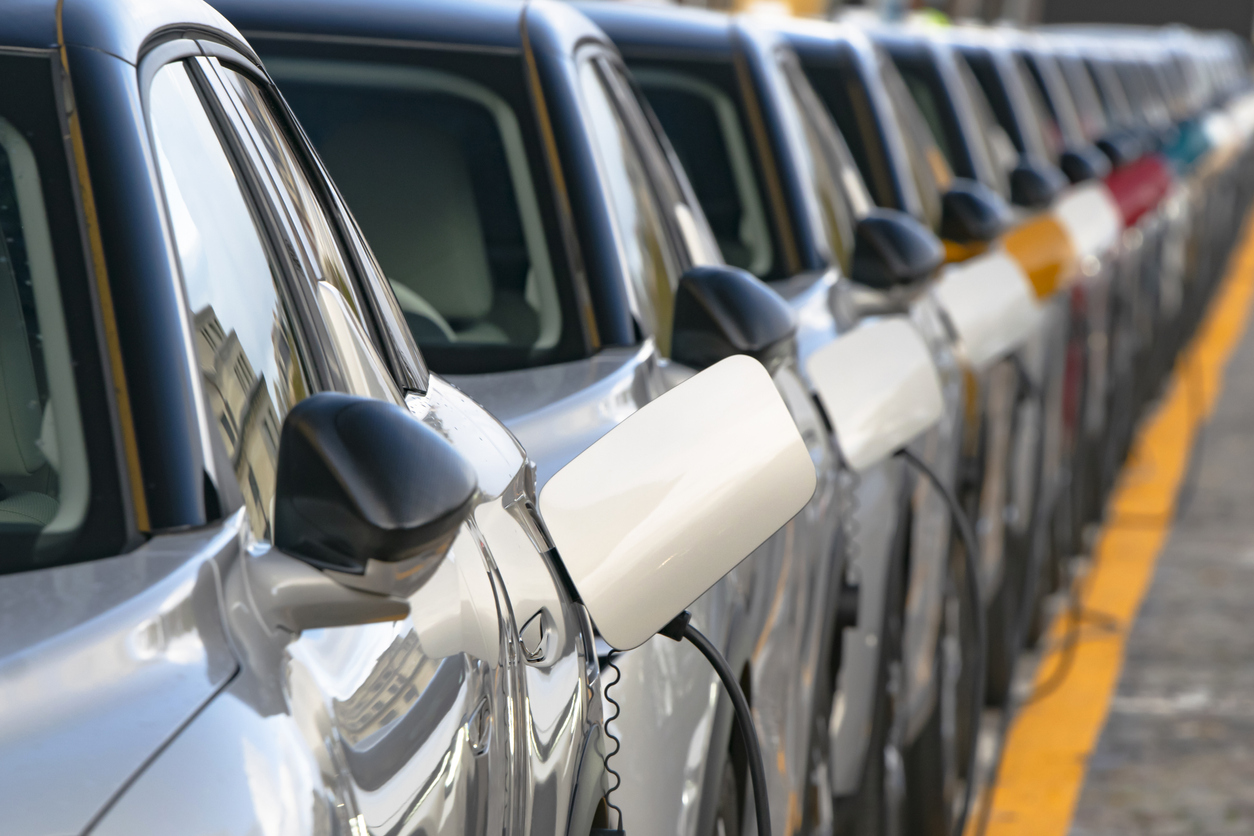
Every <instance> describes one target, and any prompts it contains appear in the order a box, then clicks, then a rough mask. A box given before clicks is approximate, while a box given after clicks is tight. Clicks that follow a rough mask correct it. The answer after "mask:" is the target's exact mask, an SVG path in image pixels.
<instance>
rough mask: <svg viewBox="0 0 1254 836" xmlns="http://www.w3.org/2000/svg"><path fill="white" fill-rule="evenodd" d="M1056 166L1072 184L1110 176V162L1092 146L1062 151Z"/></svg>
mask: <svg viewBox="0 0 1254 836" xmlns="http://www.w3.org/2000/svg"><path fill="white" fill-rule="evenodd" d="M1058 166H1059V168H1061V169H1062V173H1063V174H1065V175H1067V179H1068V180H1070V181H1071V182H1072V183H1084V182H1086V181H1088V180H1100V179H1102V178H1103V177H1105V176H1106V175H1107V174H1110V160H1108V159H1107V158H1106V156H1105V155H1104V154H1103V153H1102V152H1101V151H1099V150H1098V149H1097V148H1096V147H1095V146H1092V145H1086V146H1084V147H1081V148H1068V149H1067V150H1066V151H1063V152H1062V157H1061V158H1060V159H1059V161H1058Z"/></svg>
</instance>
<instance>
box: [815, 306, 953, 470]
mask: <svg viewBox="0 0 1254 836" xmlns="http://www.w3.org/2000/svg"><path fill="white" fill-rule="evenodd" d="M806 374H807V375H808V376H809V378H810V382H811V384H812V385H813V386H814V388H815V391H816V392H817V393H818V396H819V399H820V400H821V401H822V402H823V408H824V409H825V410H826V411H827V416H828V418H829V419H830V420H831V422H832V428H833V429H834V430H835V432H836V438H837V440H838V442H839V444H840V449H841V452H842V453H843V454H844V457H845V461H846V462H848V463H849V466H850V467H852V468H853V469H854V470H857V471H862V470H865V469H866V468H867V467H870V466H871V465H873V464H875V463H876V462H878V461H881V460H882V459H884V458H885V457H887V456H889V455H891V454H892V453H893V451H895V450H898V449H900V448H902V447H904V446H905V445H906V444H908V443H909V442H911V441H913V440H914V439H915V438H917V437H918V436H919V435H920V434H921V433H923V432H925V431H926V430H927V429H928V428H929V427H931V426H933V425H934V424H936V422H937V421H939V420H940V418H941V412H942V410H943V409H944V403H943V401H942V398H941V390H940V379H939V378H938V377H937V372H936V365H935V363H934V362H933V361H932V354H931V352H930V351H929V350H928V347H927V345H926V344H925V343H924V342H923V338H922V337H921V336H919V332H918V331H917V330H915V328H914V326H913V325H912V324H911V323H910V321H909V320H907V319H906V318H904V317H886V318H884V319H878V320H872V321H870V322H867V323H865V324H862V325H859V326H858V327H857V328H855V329H853V330H852V331H850V332H848V333H847V334H844V335H842V336H841V337H840V338H839V339H837V340H835V341H834V342H831V343H828V344H827V345H825V346H823V347H822V348H820V349H819V350H817V351H815V352H814V353H813V354H812V355H811V356H810V357H809V359H808V360H807V361H806Z"/></svg>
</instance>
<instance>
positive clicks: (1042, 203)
mask: <svg viewBox="0 0 1254 836" xmlns="http://www.w3.org/2000/svg"><path fill="white" fill-rule="evenodd" d="M1066 186H1067V178H1066V175H1064V174H1063V173H1062V172H1061V171H1059V170H1058V169H1057V168H1055V167H1054V166H1052V165H1050V164H1049V163H1046V162H1042V161H1041V160H1037V159H1033V158H1032V157H1023V158H1021V159H1020V160H1019V164H1018V165H1017V166H1015V169H1014V171H1012V172H1010V199H1011V201H1013V202H1014V203H1015V204H1016V205H1017V206H1026V207H1027V208H1029V209H1041V208H1044V207H1046V206H1048V205H1049V204H1051V203H1053V202H1054V198H1056V197H1057V196H1058V193H1059V192H1061V191H1062V190H1063V189H1064V188H1066Z"/></svg>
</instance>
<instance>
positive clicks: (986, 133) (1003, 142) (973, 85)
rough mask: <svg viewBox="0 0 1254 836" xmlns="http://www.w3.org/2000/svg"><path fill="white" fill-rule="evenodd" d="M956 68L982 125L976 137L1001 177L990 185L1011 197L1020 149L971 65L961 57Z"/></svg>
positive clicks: (978, 123) (955, 64) (994, 169)
mask: <svg viewBox="0 0 1254 836" xmlns="http://www.w3.org/2000/svg"><path fill="white" fill-rule="evenodd" d="M954 67H955V69H956V71H957V75H958V79H959V81H960V83H961V84H962V86H963V88H964V89H965V90H966V93H967V101H969V102H970V103H971V110H972V112H973V113H974V115H975V120H976V124H977V126H978V127H977V129H976V132H975V136H973V137H972V140H973V141H975V142H979V143H981V144H982V145H983V146H984V151H983V153H984V154H985V155H986V156H987V158H988V159H989V160H990V161H992V164H993V171H994V175H995V176H996V178H997V181H996V182H995V183H990V184H986V185H989V186H992V187H993V188H995V189H997V192H998V194H1000V195H1001V196H1002V197H1006V198H1009V197H1010V172H1011V171H1012V170H1013V169H1014V167H1015V166H1016V165H1017V164H1018V162H1019V152H1018V151H1016V150H1015V146H1014V142H1012V141H1011V139H1010V136H1009V135H1008V134H1007V133H1006V131H1005V129H1004V128H1002V126H1001V124H1000V123H999V122H998V121H997V117H996V116H995V115H993V108H992V105H990V104H989V101H988V96H986V95H985V94H984V89H983V88H982V87H981V86H980V84H979V82H978V81H977V80H976V77H975V74H974V73H973V72H971V67H970V66H969V65H968V64H967V62H966V61H963V60H961V59H959V60H956V61H954Z"/></svg>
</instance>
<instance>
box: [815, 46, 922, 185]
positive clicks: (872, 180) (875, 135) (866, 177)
mask: <svg viewBox="0 0 1254 836" xmlns="http://www.w3.org/2000/svg"><path fill="white" fill-rule="evenodd" d="M839 57H840V61H839V63H837V64H831V65H825V64H819V63H814V64H807V65H806V66H805V73H806V76H807V78H808V79H809V81H810V85H811V88H812V89H813V90H814V91H815V93H816V95H818V96H819V97H820V99H821V100H822V101H823V103H824V104H825V105H826V109H827V113H828V114H829V117H830V118H831V120H832V121H833V122H834V124H835V125H836V128H837V130H838V131H839V133H840V137H841V139H842V140H843V141H844V142H845V144H846V147H847V148H848V149H849V152H850V155H851V157H852V159H853V161H854V163H855V164H856V165H857V168H858V171H859V173H860V174H861V178H860V179H861V180H862V182H863V184H864V185H867V186H869V187H870V189H869V193H870V195H872V196H873V197H874V200H875V202H876V203H878V204H879V205H880V206H893V207H896V205H897V202H898V199H899V198H898V194H897V190H896V186H895V185H894V178H893V172H892V161H891V160H890V159H889V155H888V149H887V148H886V147H885V144H884V140H883V138H882V136H881V135H880V130H879V125H878V124H877V123H876V119H875V113H874V108H873V107H872V105H871V101H870V99H869V97H868V95H867V91H866V88H865V86H864V85H863V82H862V78H861V74H860V71H859V68H858V63H859V62H858V60H857V58H856V56H854V55H852V54H840V55H839Z"/></svg>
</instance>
